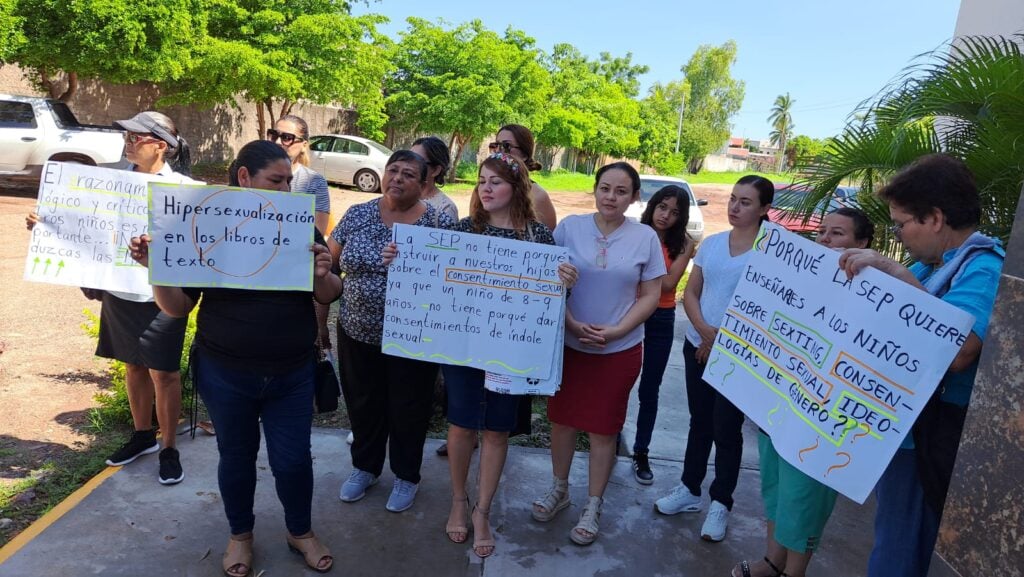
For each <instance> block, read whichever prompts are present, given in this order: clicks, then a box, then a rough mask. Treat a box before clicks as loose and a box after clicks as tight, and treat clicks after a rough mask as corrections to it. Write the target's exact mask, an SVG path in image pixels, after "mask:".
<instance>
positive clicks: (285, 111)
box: [277, 100, 295, 118]
mask: <svg viewBox="0 0 1024 577" xmlns="http://www.w3.org/2000/svg"><path fill="white" fill-rule="evenodd" d="M294 105H295V102H294V101H292V100H285V101H284V102H282V103H281V114H278V115H277V117H278V118H284V117H285V116H288V115H289V114H291V113H292V106H294Z"/></svg>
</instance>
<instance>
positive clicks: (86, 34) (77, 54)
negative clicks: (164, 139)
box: [0, 0, 206, 100]
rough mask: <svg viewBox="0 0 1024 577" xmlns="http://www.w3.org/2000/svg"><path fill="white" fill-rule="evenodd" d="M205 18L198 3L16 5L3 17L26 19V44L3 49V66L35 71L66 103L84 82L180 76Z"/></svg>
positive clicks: (50, 0) (30, 1)
mask: <svg viewBox="0 0 1024 577" xmlns="http://www.w3.org/2000/svg"><path fill="white" fill-rule="evenodd" d="M4 1H9V0H4ZM205 14H206V13H205V11H204V10H203V2H202V1H201V0H163V1H161V2H131V1H128V0H106V1H103V2H99V1H96V2H72V1H70V0H16V5H15V8H14V10H13V18H8V19H5V20H7V22H10V21H12V20H13V19H15V18H19V19H21V20H20V21H21V24H22V30H23V42H21V43H20V45H18V46H17V47H15V48H14V49H13V50H5V51H9V52H10V53H9V54H7V55H6V57H5V62H17V63H18V64H19V65H21V66H22V67H24V68H29V69H32V70H34V71H35V72H36V76H35V78H34V80H35V82H36V83H37V84H38V85H39V86H40V87H41V88H43V89H44V90H46V91H48V92H49V93H50V94H51V96H54V97H60V98H62V99H65V100H66V99H68V98H70V97H71V96H72V95H73V94H74V91H75V89H76V87H77V84H78V78H79V77H97V78H102V79H104V80H108V81H110V82H115V83H128V82H136V81H140V80H148V81H153V82H162V81H166V80H171V79H177V78H181V77H182V76H183V75H184V74H185V72H186V71H187V70H188V68H189V66H190V64H191V56H192V49H193V47H194V46H195V43H196V42H197V41H198V39H199V36H200V34H201V31H202V30H203V29H204V28H205ZM0 15H2V12H0ZM0 21H2V20H0ZM0 26H9V24H6V25H5V24H0ZM61 74H67V77H68V78H67V87H66V88H62V87H61V85H60V84H59V83H58V82H57V78H58V76H59V75H61Z"/></svg>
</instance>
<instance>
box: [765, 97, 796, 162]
mask: <svg viewBox="0 0 1024 577" xmlns="http://www.w3.org/2000/svg"><path fill="white" fill-rule="evenodd" d="M793 102H795V101H794V100H793V99H792V98H790V96H789V93H788V92H787V93H785V94H780V95H778V96H776V97H775V103H774V104H773V105H772V110H771V114H769V115H768V122H769V123H770V124H771V125H772V131H771V133H770V134H769V135H768V140H769V142H771V143H772V144H774V145H775V146H777V147H778V149H779V153H778V157H779V158H778V167H777V168H776V172H782V170H783V168H785V161H786V141H787V140H789V135H790V134H792V133H793V128H794V127H793V114H792V110H793Z"/></svg>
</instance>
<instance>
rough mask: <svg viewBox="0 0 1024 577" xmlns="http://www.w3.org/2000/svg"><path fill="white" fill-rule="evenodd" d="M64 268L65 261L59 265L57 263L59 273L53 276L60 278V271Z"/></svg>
mask: <svg viewBox="0 0 1024 577" xmlns="http://www.w3.org/2000/svg"><path fill="white" fill-rule="evenodd" d="M63 268H64V261H63V260H62V261H60V262H59V263H57V272H55V273H53V276H58V275H60V271H61V269H63Z"/></svg>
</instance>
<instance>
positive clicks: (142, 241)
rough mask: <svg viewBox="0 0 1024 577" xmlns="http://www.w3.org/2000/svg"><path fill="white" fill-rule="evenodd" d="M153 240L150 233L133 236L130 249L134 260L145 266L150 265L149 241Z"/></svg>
mask: <svg viewBox="0 0 1024 577" xmlns="http://www.w3.org/2000/svg"><path fill="white" fill-rule="evenodd" d="M151 240H153V239H152V238H150V236H149V235H148V234H144V235H142V236H133V237H132V240H131V243H130V244H129V245H128V251H129V253H130V254H131V255H132V260H134V261H135V262H137V263H139V264H141V265H142V266H144V267H149V241H151Z"/></svg>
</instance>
